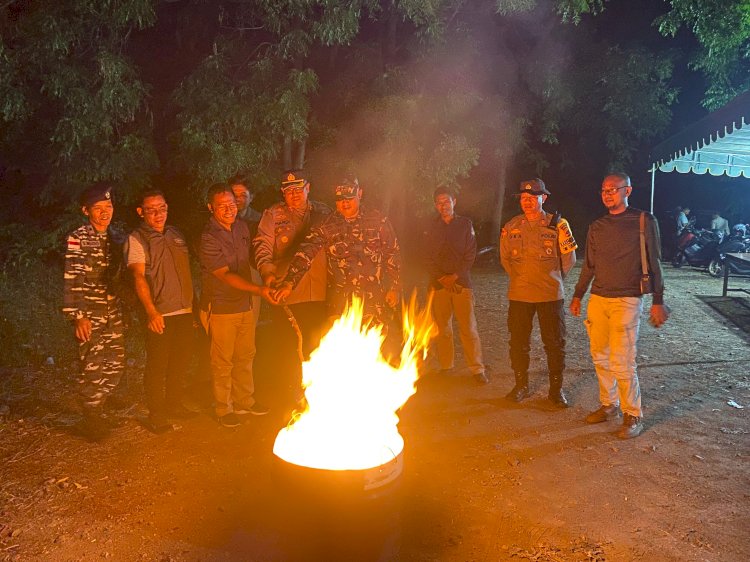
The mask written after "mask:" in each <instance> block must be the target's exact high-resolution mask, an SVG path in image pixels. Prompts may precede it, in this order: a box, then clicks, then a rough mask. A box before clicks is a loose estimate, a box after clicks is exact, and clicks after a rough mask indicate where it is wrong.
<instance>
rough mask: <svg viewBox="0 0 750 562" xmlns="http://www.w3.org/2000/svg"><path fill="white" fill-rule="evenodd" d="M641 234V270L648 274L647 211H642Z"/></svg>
mask: <svg viewBox="0 0 750 562" xmlns="http://www.w3.org/2000/svg"><path fill="white" fill-rule="evenodd" d="M640 223H641V224H640V236H641V271H642V272H643V275H648V261H647V260H646V236H645V232H644V231H645V230H646V213H645V212H641V221H640Z"/></svg>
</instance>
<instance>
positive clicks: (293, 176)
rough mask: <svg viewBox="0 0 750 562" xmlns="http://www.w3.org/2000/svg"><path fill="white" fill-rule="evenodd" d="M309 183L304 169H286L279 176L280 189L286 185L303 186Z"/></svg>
mask: <svg viewBox="0 0 750 562" xmlns="http://www.w3.org/2000/svg"><path fill="white" fill-rule="evenodd" d="M306 183H310V180H309V179H308V177H307V174H306V173H305V171H304V170H287V171H286V172H284V173H283V174H282V176H281V189H285V188H287V187H304V186H305V184H306Z"/></svg>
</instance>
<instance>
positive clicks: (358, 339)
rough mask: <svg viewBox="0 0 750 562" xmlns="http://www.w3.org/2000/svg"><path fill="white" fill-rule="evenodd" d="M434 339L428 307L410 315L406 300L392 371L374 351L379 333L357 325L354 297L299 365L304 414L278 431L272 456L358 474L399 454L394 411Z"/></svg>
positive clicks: (359, 306) (359, 316) (412, 308)
mask: <svg viewBox="0 0 750 562" xmlns="http://www.w3.org/2000/svg"><path fill="white" fill-rule="evenodd" d="M434 332H435V325H434V324H433V322H432V319H431V316H430V303H429V302H428V303H427V307H426V308H424V309H422V310H418V307H417V304H416V297H415V296H412V299H411V302H410V304H409V306H408V307H406V308H405V310H404V314H403V339H404V345H403V348H402V350H401V360H400V364H399V366H398V368H395V367H393V366H391V365H390V364H389V363H388V362H387V361H386V360H385V359H384V358H383V356H382V354H381V351H380V349H381V346H382V345H383V341H384V339H385V336H384V334H383V330H382V327H381V326H378V325H368V324H363V303H362V300H361V299H359V298H357V297H355V298H354V299H353V300H352V302H351V304H350V305H349V306H347V309H346V310H345V311H344V314H343V315H342V316H341V317H340V318H339V319H337V320H336V322H335V323H334V324H333V326H332V327H331V329H330V331H329V332H328V333H327V334H326V335H325V336H324V337H323V339H322V340H321V342H320V347H318V349H317V350H315V351H314V352H313V353H312V354H311V356H310V360H309V361H307V362H305V363H303V365H302V373H303V374H302V383H303V386H304V387H305V397H306V398H307V403H308V407H307V409H306V410H305V411H304V412H302V413H301V414H300V415H299V416H298V417H296V418H295V419H292V421H291V422H290V423H289V425H288V426H287V427H285V428H284V429H282V430H281V431H279V434H278V435H277V436H276V442H275V443H274V448H273V452H274V454H275V455H276V456H278V457H280V458H282V459H284V460H286V461H287V462H290V463H292V464H296V465H300V466H308V467H312V468H321V469H331V470H361V469H365V468H371V467H374V466H379V465H381V464H384V463H386V462H388V461H390V460H391V459H393V458H394V457H396V456H397V455H398V454H399V453H400V452H401V450H402V449H403V446H404V440H403V438H402V437H401V435H400V434H399V432H398V428H397V424H398V416H397V415H396V411H397V410H399V409H400V408H401V407H402V406H403V405H404V404H405V403H406V401H407V400H408V399H409V397H411V396H412V395H413V394H414V393H415V392H416V387H415V384H416V381H417V378H418V377H419V373H418V370H417V366H418V362H419V358H420V357H422V358H423V357H424V355H425V354H426V351H427V346H428V344H429V342H430V338H431V337H432V336H433V334H434Z"/></svg>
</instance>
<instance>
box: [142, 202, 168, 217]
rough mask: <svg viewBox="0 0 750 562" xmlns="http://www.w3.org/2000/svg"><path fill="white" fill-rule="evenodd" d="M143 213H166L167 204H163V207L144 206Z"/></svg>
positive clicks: (153, 214) (149, 214) (150, 214)
mask: <svg viewBox="0 0 750 562" xmlns="http://www.w3.org/2000/svg"><path fill="white" fill-rule="evenodd" d="M143 214H144V215H148V216H149V217H155V216H156V215H166V214H167V206H166V205H164V206H163V207H148V208H146V207H144V209H143Z"/></svg>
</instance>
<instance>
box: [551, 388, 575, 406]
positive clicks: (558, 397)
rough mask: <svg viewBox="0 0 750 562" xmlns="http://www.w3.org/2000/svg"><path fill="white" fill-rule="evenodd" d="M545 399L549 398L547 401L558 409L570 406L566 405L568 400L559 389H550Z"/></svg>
mask: <svg viewBox="0 0 750 562" xmlns="http://www.w3.org/2000/svg"><path fill="white" fill-rule="evenodd" d="M547 397H548V398H549V401H550V402H552V404H553V405H555V406H558V407H560V408H568V407H569V406H570V403H568V399H567V398H566V396H565V393H564V392H563V391H562V389H561V388H559V389H557V390H552V389H550V391H549V394H548V395H547Z"/></svg>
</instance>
